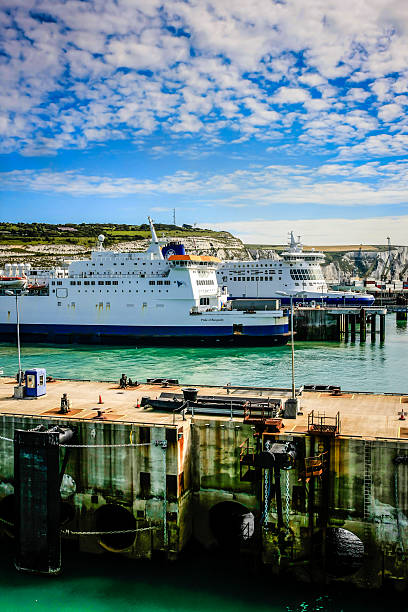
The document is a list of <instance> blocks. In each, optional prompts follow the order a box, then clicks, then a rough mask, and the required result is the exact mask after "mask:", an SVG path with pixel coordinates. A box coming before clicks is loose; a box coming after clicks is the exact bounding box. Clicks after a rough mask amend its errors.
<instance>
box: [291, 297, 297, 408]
mask: <svg viewBox="0 0 408 612" xmlns="http://www.w3.org/2000/svg"><path fill="white" fill-rule="evenodd" d="M290 339H291V344H292V399H295V397H296V395H295V344H294V340H293V295H291V296H290Z"/></svg>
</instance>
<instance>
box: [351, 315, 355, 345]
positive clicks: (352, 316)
mask: <svg viewBox="0 0 408 612" xmlns="http://www.w3.org/2000/svg"><path fill="white" fill-rule="evenodd" d="M350 324H351V341H352V342H355V341H356V315H355V314H351V315H350Z"/></svg>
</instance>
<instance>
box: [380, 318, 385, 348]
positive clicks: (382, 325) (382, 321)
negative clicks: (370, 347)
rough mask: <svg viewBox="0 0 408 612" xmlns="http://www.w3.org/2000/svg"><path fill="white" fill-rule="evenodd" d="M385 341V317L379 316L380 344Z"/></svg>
mask: <svg viewBox="0 0 408 612" xmlns="http://www.w3.org/2000/svg"><path fill="white" fill-rule="evenodd" d="M384 340H385V315H384V314H380V342H384Z"/></svg>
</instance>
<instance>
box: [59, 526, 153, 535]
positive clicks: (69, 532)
mask: <svg viewBox="0 0 408 612" xmlns="http://www.w3.org/2000/svg"><path fill="white" fill-rule="evenodd" d="M154 529H158V527H140V528H139V529H118V530H116V531H113V530H112V531H72V530H71V529H61V531H60V534H61V535H64V536H66V535H80V536H94V535H120V534H126V533H139V532H140V531H153V530H154Z"/></svg>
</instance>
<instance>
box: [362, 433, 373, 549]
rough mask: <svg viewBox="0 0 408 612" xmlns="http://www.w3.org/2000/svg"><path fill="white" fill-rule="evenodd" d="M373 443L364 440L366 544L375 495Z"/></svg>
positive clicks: (365, 542)
mask: <svg viewBox="0 0 408 612" xmlns="http://www.w3.org/2000/svg"><path fill="white" fill-rule="evenodd" d="M371 451H372V443H371V442H370V441H369V440H364V508H363V519H364V529H363V532H364V545H366V544H367V543H368V542H369V541H370V535H371V526H370V523H371V504H372V497H373V491H372V489H373V476H372V474H373V472H372V457H371Z"/></svg>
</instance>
